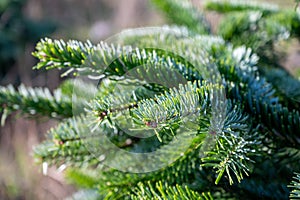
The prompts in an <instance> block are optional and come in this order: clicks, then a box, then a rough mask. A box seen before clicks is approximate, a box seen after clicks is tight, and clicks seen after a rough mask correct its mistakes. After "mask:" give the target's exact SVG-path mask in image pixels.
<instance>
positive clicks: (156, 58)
mask: <svg viewBox="0 0 300 200" xmlns="http://www.w3.org/2000/svg"><path fill="white" fill-rule="evenodd" d="M33 55H34V56H36V57H37V58H38V59H39V60H40V62H39V63H38V64H37V66H36V67H35V68H37V69H40V68H43V67H45V68H46V69H52V68H69V70H68V71H66V72H65V73H64V74H63V75H67V74H69V73H70V72H72V71H74V70H77V71H78V72H80V73H82V72H83V73H88V74H89V75H96V76H97V77H101V78H103V77H104V76H114V75H115V76H123V75H124V74H126V72H128V71H129V70H131V69H134V68H136V67H139V66H144V67H146V68H148V67H150V66H151V67H153V66H164V67H166V68H167V69H171V70H175V71H178V72H179V74H182V76H183V77H185V78H186V79H188V80H195V79H200V75H199V72H197V71H195V69H194V67H193V66H192V65H191V64H190V63H189V62H187V61H186V60H184V59H183V58H182V57H180V56H178V55H176V54H174V53H172V52H167V51H165V50H162V49H155V48H154V49H151V48H148V49H147V48H146V49H141V50H139V49H137V48H136V49H133V48H132V47H131V46H125V47H120V46H118V47H115V46H114V45H110V46H109V45H108V44H106V43H104V42H101V43H100V44H98V45H96V46H94V45H92V44H91V43H90V42H87V43H82V42H78V41H74V40H72V41H69V42H67V43H65V42H64V41H58V40H54V41H52V40H51V39H47V38H46V39H44V40H41V41H40V42H39V43H38V44H37V47H36V52H34V53H33ZM78 55H81V58H80V62H79V59H78Z"/></svg>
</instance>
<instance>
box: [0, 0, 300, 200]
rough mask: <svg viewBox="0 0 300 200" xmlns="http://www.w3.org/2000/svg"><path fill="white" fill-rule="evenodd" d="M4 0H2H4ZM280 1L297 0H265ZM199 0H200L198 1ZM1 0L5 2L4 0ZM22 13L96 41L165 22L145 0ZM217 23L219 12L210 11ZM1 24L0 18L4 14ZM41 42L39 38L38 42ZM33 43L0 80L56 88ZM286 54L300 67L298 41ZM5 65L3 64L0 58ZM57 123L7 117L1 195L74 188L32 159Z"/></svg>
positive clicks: (107, 0)
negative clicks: (41, 66) (38, 61)
mask: <svg viewBox="0 0 300 200" xmlns="http://www.w3.org/2000/svg"><path fill="white" fill-rule="evenodd" d="M0 1H4V0H0ZM266 1H269V2H276V3H278V5H280V6H284V7H293V6H294V5H295V4H294V3H293V0H285V1H282V0H266ZM193 2H195V3H196V4H197V3H199V4H201V3H202V2H203V1H202V0H194V1H193ZM0 3H1V2H0ZM22 12H24V14H26V15H27V16H28V17H30V18H32V19H36V20H39V19H43V18H47V19H49V20H52V21H53V22H54V23H55V24H56V25H57V29H56V31H55V32H54V33H53V34H51V35H49V37H52V38H62V39H79V40H87V39H90V40H91V41H92V42H98V41H100V40H103V39H106V38H108V37H109V36H112V35H114V34H116V33H118V32H120V31H121V30H122V29H124V28H131V27H145V26H156V25H162V24H164V20H163V18H162V17H161V16H160V13H159V12H158V11H156V10H155V9H154V8H153V7H152V6H151V5H150V3H149V2H148V1H147V0H85V1H82V0H27V3H26V6H24V8H23V10H22ZM206 14H207V17H208V19H209V20H210V21H211V23H212V24H213V25H216V24H217V23H218V21H219V19H220V15H218V14H215V13H206ZM0 23H1V19H0ZM36 42H37V41H36ZM34 45H35V43H26V44H25V45H24V47H23V51H22V52H20V54H19V57H18V59H17V60H16V62H15V63H14V64H12V65H11V67H10V68H9V70H8V71H7V73H6V75H5V76H4V77H3V78H2V79H0V84H1V85H7V84H9V83H12V84H15V85H18V84H19V83H20V82H23V83H25V85H27V86H42V87H49V88H50V89H54V88H56V87H57V86H58V84H59V83H60V82H61V81H62V79H61V78H60V77H59V72H58V71H55V70H54V71H49V72H46V71H32V66H33V65H34V63H35V62H36V60H35V59H34V58H33V57H32V56H31V52H32V51H34ZM286 45H287V47H288V54H287V57H286V59H285V60H284V61H283V62H284V63H285V64H284V65H285V66H286V67H287V68H288V69H289V70H290V71H291V72H293V73H295V72H296V71H297V70H298V66H299V61H300V59H299V44H298V43H296V45H295V44H293V45H290V44H286ZM0 68H1V63H0ZM56 124H57V121H55V120H49V119H40V120H38V121H34V120H29V119H22V118H20V117H18V115H17V114H16V115H14V116H11V117H9V118H8V119H7V121H6V124H5V126H4V127H0V199H24V200H27V199H28V200H29V199H30V200H35V199H47V200H51V199H53V200H56V199H63V198H64V197H67V196H69V195H70V194H72V193H73V192H74V191H75V188H73V187H72V186H70V185H67V184H66V182H65V181H64V179H63V173H61V172H58V171H57V170H56V169H55V168H50V169H49V170H48V174H47V175H46V176H44V175H42V170H41V166H39V165H36V164H34V160H33V157H32V147H33V146H34V145H36V144H38V143H40V142H41V141H43V139H45V133H46V132H47V130H49V129H50V127H53V126H55V125H56Z"/></svg>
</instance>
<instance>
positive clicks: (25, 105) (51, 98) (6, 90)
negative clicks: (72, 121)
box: [0, 85, 73, 124]
mask: <svg viewBox="0 0 300 200" xmlns="http://www.w3.org/2000/svg"><path fill="white" fill-rule="evenodd" d="M0 105H1V108H0V111H1V112H3V114H2V124H3V123H4V120H5V118H6V116H7V115H8V114H10V113H11V112H14V111H18V110H19V111H21V113H22V114H27V115H28V116H48V117H51V118H66V117H71V116H73V113H72V100H71V98H70V97H69V96H67V95H65V94H63V93H62V91H61V90H60V89H57V90H55V91H54V92H53V94H51V92H50V90H49V89H47V88H31V87H25V86H24V85H20V86H19V87H18V89H17V90H16V89H15V88H14V87H13V86H12V85H8V86H0Z"/></svg>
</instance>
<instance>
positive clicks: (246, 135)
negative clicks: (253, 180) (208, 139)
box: [201, 104, 259, 184]
mask: <svg viewBox="0 0 300 200" xmlns="http://www.w3.org/2000/svg"><path fill="white" fill-rule="evenodd" d="M226 116H227V119H226V121H225V124H224V128H223V130H222V132H220V133H219V134H217V135H216V146H215V149H213V150H212V151H208V152H206V153H205V154H206V156H205V157H204V158H202V161H203V162H204V163H203V164H201V165H202V166H209V167H213V168H214V169H217V170H216V172H217V174H218V176H217V178H216V181H215V184H218V183H219V181H220V179H221V177H222V176H223V174H224V172H226V174H227V177H228V179H229V183H230V184H233V183H234V180H235V178H236V179H237V181H238V182H240V181H241V180H242V179H243V174H245V175H247V176H248V173H249V166H248V164H249V162H253V161H252V160H251V159H250V156H251V155H252V154H253V153H256V155H257V154H259V152H258V150H259V148H258V146H257V145H258V144H259V141H258V140H259V137H258V136H257V135H256V134H255V133H254V131H251V132H250V130H249V125H248V123H249V122H247V120H248V117H247V116H245V115H243V114H242V113H241V110H240V109H239V108H237V107H233V106H232V105H231V104H229V107H228V110H227V115H226ZM232 173H233V174H234V176H235V178H234V177H232Z"/></svg>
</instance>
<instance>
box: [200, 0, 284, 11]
mask: <svg viewBox="0 0 300 200" xmlns="http://www.w3.org/2000/svg"><path fill="white" fill-rule="evenodd" d="M205 9H207V10H214V11H217V12H220V13H228V12H235V11H260V12H263V13H266V14H269V13H275V12H278V10H279V9H278V6H276V5H274V4H269V3H262V2H255V1H243V0H209V1H207V2H206V4H205Z"/></svg>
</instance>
